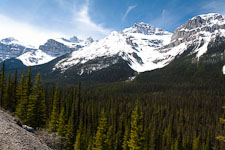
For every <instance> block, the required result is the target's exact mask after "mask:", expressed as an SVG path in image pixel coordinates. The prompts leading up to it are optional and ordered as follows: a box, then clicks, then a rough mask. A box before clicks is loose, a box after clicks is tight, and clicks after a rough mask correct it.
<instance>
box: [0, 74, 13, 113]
mask: <svg viewBox="0 0 225 150" xmlns="http://www.w3.org/2000/svg"><path fill="white" fill-rule="evenodd" d="M11 96H12V83H11V73H9V76H8V81H7V84H6V86H5V91H4V94H3V104H2V105H3V107H4V108H5V109H7V110H10V111H12V108H11V107H12V105H13V102H12V97H11Z"/></svg>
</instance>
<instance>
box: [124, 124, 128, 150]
mask: <svg viewBox="0 0 225 150" xmlns="http://www.w3.org/2000/svg"><path fill="white" fill-rule="evenodd" d="M128 139H129V128H128V126H126V128H125V133H124V137H123V150H128Z"/></svg>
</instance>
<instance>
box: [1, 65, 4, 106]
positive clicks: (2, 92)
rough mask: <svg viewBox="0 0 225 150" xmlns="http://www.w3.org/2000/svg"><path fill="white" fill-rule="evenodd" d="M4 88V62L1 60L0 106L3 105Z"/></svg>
mask: <svg viewBox="0 0 225 150" xmlns="http://www.w3.org/2000/svg"><path fill="white" fill-rule="evenodd" d="M4 89H5V62H4V61H3V62H2V68H1V73H0V106H2V105H3V96H4Z"/></svg>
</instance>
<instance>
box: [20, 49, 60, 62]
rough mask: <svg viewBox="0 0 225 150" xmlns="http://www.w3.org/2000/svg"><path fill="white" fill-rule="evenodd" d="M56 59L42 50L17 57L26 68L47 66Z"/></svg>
mask: <svg viewBox="0 0 225 150" xmlns="http://www.w3.org/2000/svg"><path fill="white" fill-rule="evenodd" d="M55 58H56V57H53V56H51V55H48V54H46V53H45V52H43V51H42V50H40V49H38V50H34V51H30V52H26V53H24V54H23V55H21V56H19V57H17V59H19V60H21V61H22V62H23V64H24V65H26V66H35V65H41V64H45V63H47V62H49V61H51V60H53V59H55Z"/></svg>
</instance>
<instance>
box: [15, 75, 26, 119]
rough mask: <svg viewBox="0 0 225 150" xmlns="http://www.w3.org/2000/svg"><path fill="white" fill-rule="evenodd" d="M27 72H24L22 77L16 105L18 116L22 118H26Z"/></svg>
mask: <svg viewBox="0 0 225 150" xmlns="http://www.w3.org/2000/svg"><path fill="white" fill-rule="evenodd" d="M25 84H26V83H25V74H24V73H23V74H22V76H21V79H20V85H19V87H18V89H17V99H18V104H17V107H16V116H17V117H19V118H20V119H21V120H23V121H24V120H25V119H26V105H27V99H26V97H27V96H26V89H25V88H26V85H25Z"/></svg>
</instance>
